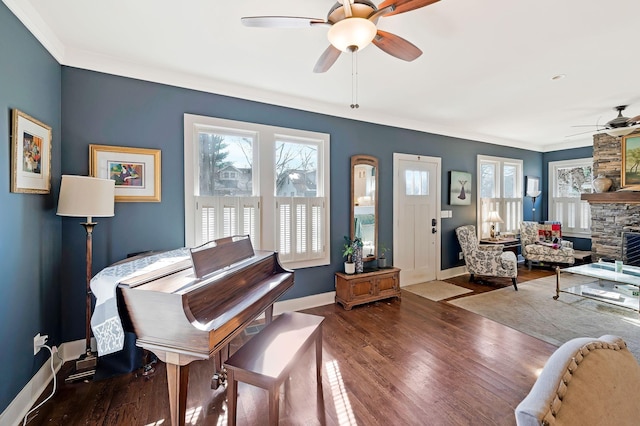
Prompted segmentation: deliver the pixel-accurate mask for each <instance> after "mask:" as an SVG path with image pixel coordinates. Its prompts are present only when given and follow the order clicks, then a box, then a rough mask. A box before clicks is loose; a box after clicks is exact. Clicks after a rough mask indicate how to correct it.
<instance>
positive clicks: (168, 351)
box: [117, 237, 293, 426]
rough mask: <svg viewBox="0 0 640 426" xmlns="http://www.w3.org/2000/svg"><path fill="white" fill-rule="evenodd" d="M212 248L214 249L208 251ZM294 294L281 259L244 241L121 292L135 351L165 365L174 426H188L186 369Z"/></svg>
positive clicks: (217, 352) (121, 287) (217, 353)
mask: <svg viewBox="0 0 640 426" xmlns="http://www.w3.org/2000/svg"><path fill="white" fill-rule="evenodd" d="M211 246H213V247H211ZM291 286H293V272H292V271H290V270H287V269H285V268H284V267H282V266H281V265H280V262H279V260H278V255H277V253H275V252H270V251H260V250H258V251H255V252H254V250H253V247H252V245H251V240H250V239H249V238H248V237H228V238H224V239H221V240H216V241H214V242H213V244H208V245H207V247H206V248H202V249H193V250H191V260H189V259H187V260H184V261H182V262H179V263H177V264H174V265H171V266H170V267H166V268H163V269H159V270H155V271H153V272H149V273H146V274H142V275H138V276H136V277H135V278H132V279H127V280H124V281H121V282H120V283H119V284H118V289H117V297H118V302H119V303H118V305H119V307H118V310H119V311H120V315H121V317H122V321H123V324H124V326H125V328H130V329H131V328H132V331H133V332H134V333H135V334H136V337H137V340H136V345H138V346H140V347H142V348H144V349H147V350H149V351H151V352H153V353H154V354H155V355H156V356H157V357H158V358H159V359H160V360H162V361H164V362H165V363H166V367H167V382H168V387H169V404H170V409H171V424H172V425H174V426H177V425H180V426H182V425H184V424H185V411H186V403H187V385H188V381H189V364H190V363H191V362H192V361H197V360H206V359H209V358H211V357H215V366H216V370H217V372H221V371H222V355H221V350H222V349H223V348H225V347H228V346H227V345H228V344H229V342H230V341H231V340H232V339H233V338H234V337H235V336H236V335H238V334H239V333H240V332H242V331H243V330H244V328H245V327H246V326H247V325H249V324H250V323H251V322H252V321H254V320H255V318H256V317H257V316H259V315H260V314H261V313H263V312H264V313H265V318H266V321H267V322H270V321H271V318H272V316H273V303H274V302H275V301H276V300H277V299H278V298H279V297H280V296H282V295H283V294H284V293H285V292H286V291H287V290H288V289H289V288H290V287H291Z"/></svg>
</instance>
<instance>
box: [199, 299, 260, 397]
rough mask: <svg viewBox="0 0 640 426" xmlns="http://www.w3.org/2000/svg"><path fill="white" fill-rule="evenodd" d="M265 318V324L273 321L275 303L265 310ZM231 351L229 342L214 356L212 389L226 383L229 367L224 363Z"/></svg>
mask: <svg viewBox="0 0 640 426" xmlns="http://www.w3.org/2000/svg"><path fill="white" fill-rule="evenodd" d="M264 319H265V324H269V323H271V321H272V320H273V304H271V305H269V306H268V307H267V309H265V311H264ZM225 350H226V352H227V353H226V356H225V358H224V359H223V358H222V351H225ZM230 352H231V345H230V344H229V343H227V345H226V346H225V347H224V348H223V349H221V350H219V351H218V352H217V353H216V354H215V355H214V356H215V363H214V366H213V367H214V371H213V377H211V389H214V390H215V389H218V388H219V387H220V386H221V385H224V384H226V383H227V374H228V373H227V369H226V368H224V366H223V365H222V363H223V362H224V361H226V360H227V359H228V358H229V355H230Z"/></svg>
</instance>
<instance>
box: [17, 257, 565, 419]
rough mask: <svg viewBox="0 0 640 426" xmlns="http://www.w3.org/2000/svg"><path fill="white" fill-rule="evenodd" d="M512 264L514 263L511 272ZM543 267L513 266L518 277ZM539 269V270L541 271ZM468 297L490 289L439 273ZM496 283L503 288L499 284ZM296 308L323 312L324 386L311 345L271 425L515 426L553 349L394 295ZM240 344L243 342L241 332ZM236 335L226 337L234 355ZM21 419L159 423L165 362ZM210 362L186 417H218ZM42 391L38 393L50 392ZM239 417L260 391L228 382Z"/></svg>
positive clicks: (85, 386) (194, 376)
mask: <svg viewBox="0 0 640 426" xmlns="http://www.w3.org/2000/svg"><path fill="white" fill-rule="evenodd" d="M521 269H522V267H521ZM544 273H546V274H549V273H552V272H551V271H544V270H534V271H531V273H529V272H528V271H524V270H523V271H522V278H521V279H520V280H519V282H524V281H526V280H527V277H534V276H535V277H537V276H538V275H539V274H544ZM540 276H544V275H540ZM448 281H450V282H455V283H456V284H459V285H462V286H464V287H469V288H471V287H473V288H472V289H473V290H474V292H482V291H487V290H488V289H489V288H490V287H489V286H488V285H483V284H477V283H469V282H468V277H466V278H465V277H461V278H455V279H452V280H448ZM493 285H494V286H496V287H498V286H500V287H506V286H510V285H511V283H510V280H508V279H505V282H504V285H502V282H501V281H499V282H497V283H494V284H493ZM305 312H308V313H312V314H315V315H322V316H324V317H325V321H324V325H323V364H324V365H323V369H322V375H323V378H322V380H323V382H322V389H320V391H319V392H317V389H316V384H315V383H316V380H315V362H314V358H313V356H314V354H313V352H314V351H313V350H310V351H308V353H307V354H306V355H305V359H304V361H303V362H302V363H301V367H300V368H298V369H296V370H294V372H293V373H292V375H291V377H290V380H289V385H290V388H289V392H287V393H286V395H284V392H283V393H281V403H280V424H281V425H513V424H515V420H514V415H513V410H514V408H515V406H516V405H517V404H518V403H519V402H520V401H521V400H522V399H523V398H524V397H525V395H526V394H527V393H528V392H529V390H530V388H531V386H532V385H533V383H534V382H535V379H536V372H537V370H538V369H540V368H542V366H543V365H544V363H545V361H546V360H547V358H548V357H549V356H550V355H551V353H553V351H554V350H555V349H556V347H554V346H552V345H550V344H548V343H545V342H543V341H540V340H538V339H535V338H533V337H530V336H527V335H525V334H522V333H520V332H518V331H515V330H513V329H511V328H508V327H505V326H502V325H500V324H498V323H495V322H492V321H490V320H487V319H485V318H483V317H480V316H478V315H475V314H473V313H470V312H468V311H465V310H462V309H460V308H457V307H455V306H451V305H449V304H447V303H441V302H440V303H439V302H432V301H430V300H428V299H424V298H422V297H419V296H416V295H414V294H412V293H409V292H406V291H403V292H402V300H401V301H396V300H390V301H379V302H374V303H371V304H367V305H362V306H357V307H354V308H353V309H352V310H351V311H346V310H344V309H342V308H341V307H340V306H338V305H326V306H321V307H317V308H313V309H308V310H306V311H305ZM244 339H245V340H246V339H247V337H244ZM241 343H242V342H241V341H240V340H239V339H236V340H235V341H234V342H233V343H232V351H234V350H236V349H237V348H238V347H239V346H240V345H241ZM71 364H72V363H67V364H65V365H64V366H63V368H62V370H61V372H60V374H59V380H58V383H59V388H58V390H57V391H56V394H55V396H54V397H53V399H52V400H50V401H48V402H47V403H45V404H44V406H43V407H41V408H40V409H39V410H38V411H37V412H36V413H34V414H32V416H30V420H29V422H28V424H29V425H67V426H68V425H105V426H111V425H160V424H162V425H168V424H169V420H168V419H169V404H168V395H167V384H166V371H165V368H164V364H162V363H161V362H159V363H158V364H157V365H156V372H155V373H154V374H153V375H151V376H147V377H145V376H142V375H141V374H140V372H135V373H130V374H124V375H120V376H117V377H114V378H110V379H106V380H102V381H95V382H88V383H82V382H81V383H71V384H66V383H64V377H66V376H67V375H68V374H69V373H70V372H71V368H72V365H71ZM211 372H212V362H207V361H201V362H194V363H192V364H191V371H190V381H189V394H188V401H187V424H189V425H223V424H226V402H225V394H226V391H225V389H224V388H221V389H218V390H216V391H214V390H211V389H210V387H209V381H210V378H211ZM50 392H51V389H50V388H49V389H47V390H46V391H45V392H44V393H43V395H45V396H46V395H48V394H49V393H50ZM238 392H239V396H238V424H239V425H262V424H265V422H266V418H267V414H268V406H267V405H268V404H267V392H266V391H264V390H262V389H259V388H255V387H252V386H249V385H246V384H244V383H240V384H239V388H238Z"/></svg>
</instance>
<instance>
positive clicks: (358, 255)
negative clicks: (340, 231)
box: [351, 237, 364, 274]
mask: <svg viewBox="0 0 640 426" xmlns="http://www.w3.org/2000/svg"><path fill="white" fill-rule="evenodd" d="M351 247H353V262H354V263H355V264H356V274H361V273H363V272H364V262H363V261H362V239H361V238H360V237H355V238H354V239H353V241H352V242H351Z"/></svg>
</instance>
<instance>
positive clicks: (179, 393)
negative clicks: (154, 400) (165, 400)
mask: <svg viewBox="0 0 640 426" xmlns="http://www.w3.org/2000/svg"><path fill="white" fill-rule="evenodd" d="M167 384H168V387H169V407H170V409H171V425H172V426H184V422H185V415H186V412H187V387H188V385H189V364H187V365H183V366H180V365H176V364H171V363H169V362H167Z"/></svg>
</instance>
